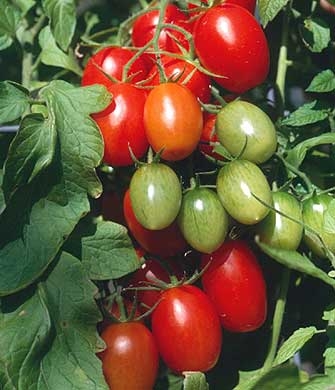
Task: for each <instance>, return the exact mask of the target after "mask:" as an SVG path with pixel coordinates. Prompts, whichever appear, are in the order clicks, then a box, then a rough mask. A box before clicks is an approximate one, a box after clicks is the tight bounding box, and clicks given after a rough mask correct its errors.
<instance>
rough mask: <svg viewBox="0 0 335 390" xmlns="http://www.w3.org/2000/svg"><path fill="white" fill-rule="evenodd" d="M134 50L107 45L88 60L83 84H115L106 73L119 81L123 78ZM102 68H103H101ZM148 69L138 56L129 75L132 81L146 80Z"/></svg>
mask: <svg viewBox="0 0 335 390" xmlns="http://www.w3.org/2000/svg"><path fill="white" fill-rule="evenodd" d="M134 54H135V53H134V52H133V51H131V50H129V49H126V48H124V47H117V46H112V47H105V48H104V49H101V50H99V51H98V52H97V53H96V54H94V55H93V56H92V57H91V58H90V59H89V60H88V62H87V64H86V66H85V69H84V72H83V77H82V80H81V84H82V85H83V86H85V85H92V84H102V85H105V86H106V87H108V86H109V85H111V84H113V81H111V79H109V78H108V77H107V76H106V75H105V74H104V72H105V73H106V74H108V75H109V76H111V77H112V78H114V79H116V80H118V81H125V80H122V72H123V69H124V67H125V65H126V64H127V63H128V62H129V61H130V60H131V59H132V58H133V56H134ZM100 68H102V70H103V71H102V70H101V69H100ZM147 73H148V70H147V67H146V64H145V62H144V61H143V59H142V58H141V57H139V58H137V59H136V60H135V62H134V63H133V64H132V65H131V67H130V69H129V73H128V75H127V77H129V78H130V79H131V82H133V83H136V82H138V81H141V80H144V79H145V78H146V76H147Z"/></svg>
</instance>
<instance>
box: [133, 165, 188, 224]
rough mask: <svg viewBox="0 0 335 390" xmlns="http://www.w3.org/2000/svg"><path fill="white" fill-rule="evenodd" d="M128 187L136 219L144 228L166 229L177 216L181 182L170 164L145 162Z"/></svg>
mask: <svg viewBox="0 0 335 390" xmlns="http://www.w3.org/2000/svg"><path fill="white" fill-rule="evenodd" d="M129 189H130V199H131V204H132V207H133V210H134V214H135V216H136V219H137V220H138V221H139V222H140V224H141V225H143V226H144V227H145V228H147V229H151V230H160V229H164V228H166V227H168V226H169V225H171V223H172V222H173V221H174V220H175V219H176V217H177V215H178V212H179V209H180V205H181V198H182V192H181V185H180V182H179V179H178V176H177V175H176V174H175V172H174V171H173V169H171V168H170V167H168V166H167V165H165V164H161V163H151V164H145V165H142V166H141V167H140V168H138V169H137V171H136V172H135V173H134V175H133V177H132V178H131V180H130V186H129Z"/></svg>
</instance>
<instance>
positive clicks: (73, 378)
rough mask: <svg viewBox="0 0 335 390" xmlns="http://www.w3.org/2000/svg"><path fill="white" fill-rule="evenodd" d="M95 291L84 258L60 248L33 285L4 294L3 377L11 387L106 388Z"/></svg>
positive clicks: (1, 325)
mask: <svg viewBox="0 0 335 390" xmlns="http://www.w3.org/2000/svg"><path fill="white" fill-rule="evenodd" d="M24 293H25V294H24ZM95 293H96V288H95V286H94V285H93V284H92V283H91V282H90V281H89V280H88V279H87V276H86V274H85V272H84V271H83V268H82V265H81V263H80V261H78V260H77V259H76V258H74V257H73V256H71V255H69V254H67V253H62V255H61V256H60V258H59V259H58V261H57V264H56V265H55V267H54V269H53V270H52V272H51V273H50V274H49V276H48V278H47V279H46V280H45V281H44V282H41V283H39V285H38V287H37V289H36V290H35V291H30V292H29V294H28V293H27V292H26V291H23V292H22V293H21V294H19V295H15V296H11V297H8V298H3V299H2V302H1V310H0V319H1V321H0V346H1V352H0V355H1V359H0V383H1V384H5V388H7V387H6V386H8V388H9V389H12V388H18V389H36V390H44V389H47V388H48V389H62V390H76V389H77V390H82V389H92V390H107V389H108V386H107V385H106V383H105V381H104V378H103V375H102V369H101V362H100V360H99V359H98V358H97V357H96V355H95V353H96V352H97V351H98V350H99V349H101V348H102V342H101V340H100V339H98V336H97V332H96V323H97V322H98V321H99V320H100V318H101V315H100V313H99V310H98V308H97V306H96V304H95V301H94V294H95Z"/></svg>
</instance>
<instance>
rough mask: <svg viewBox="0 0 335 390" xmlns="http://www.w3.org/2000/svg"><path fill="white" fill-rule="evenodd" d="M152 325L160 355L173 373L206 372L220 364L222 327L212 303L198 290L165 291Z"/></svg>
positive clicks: (178, 289)
mask: <svg viewBox="0 0 335 390" xmlns="http://www.w3.org/2000/svg"><path fill="white" fill-rule="evenodd" d="M151 324H152V333H153V335H154V338H155V340H156V342H157V347H158V350H159V353H160V355H161V357H162V359H163V360H164V362H165V364H166V365H167V366H168V367H169V368H170V369H171V370H173V371H175V372H177V373H181V372H183V371H202V372H205V371H208V370H210V369H211V368H212V367H214V365H215V364H216V362H217V360H218V358H219V355H220V351H221V342H222V330H221V325H220V321H219V318H218V315H217V313H216V312H215V309H214V307H213V304H212V302H211V301H210V299H209V298H208V297H207V296H206V294H204V292H203V291H201V290H200V289H199V288H198V287H195V286H191V285H184V286H179V287H173V288H170V289H168V290H165V291H164V292H163V293H162V296H161V300H160V302H159V304H158V306H157V307H156V308H155V310H154V312H153V313H152V320H151Z"/></svg>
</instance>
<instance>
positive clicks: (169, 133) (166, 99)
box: [144, 83, 203, 161]
mask: <svg viewBox="0 0 335 390" xmlns="http://www.w3.org/2000/svg"><path fill="white" fill-rule="evenodd" d="M202 124H203V120H202V112H201V106H200V104H199V102H198V101H197V99H196V97H195V96H194V95H193V94H192V92H190V91H189V90H188V89H187V88H186V87H185V86H184V85H181V84H177V83H163V84H160V85H157V86H156V87H154V89H153V90H152V91H151V92H150V93H149V95H148V97H147V101H146V103H145V106H144V125H145V130H146V135H147V137H148V141H149V143H150V145H151V146H152V148H153V150H154V151H155V152H158V151H161V150H162V149H164V150H163V152H162V158H163V159H165V160H169V161H176V160H182V159H184V158H185V157H187V156H189V155H190V154H191V153H192V152H193V151H194V150H195V148H196V147H197V145H198V142H199V140H200V136H201V131H202Z"/></svg>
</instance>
